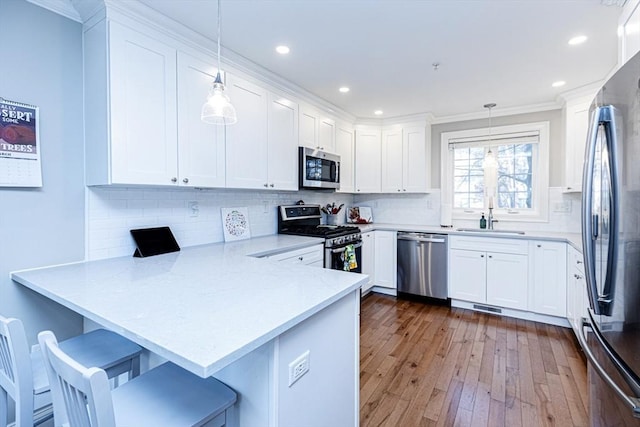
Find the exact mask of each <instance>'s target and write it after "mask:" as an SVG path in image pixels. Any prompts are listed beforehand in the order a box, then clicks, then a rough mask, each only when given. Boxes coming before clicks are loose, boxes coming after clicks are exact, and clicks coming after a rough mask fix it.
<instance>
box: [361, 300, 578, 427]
mask: <svg viewBox="0 0 640 427" xmlns="http://www.w3.org/2000/svg"><path fill="white" fill-rule="evenodd" d="M572 334H573V332H572V331H571V329H567V328H561V327H556V326H550V325H544V324H540V323H535V322H530V321H524V320H517V319H512V318H507V317H500V316H493V315H488V314H484V313H477V312H473V311H469V310H463V309H457V308H448V307H441V306H434V305H428V304H424V303H420V302H412V301H405V300H396V298H394V297H387V296H382V295H379V294H373V295H370V296H367V297H365V298H364V299H363V301H362V311H361V332H360V424H361V425H362V426H402V427H412V426H431V425H438V426H453V425H455V426H491V427H494V426H509V427H511V426H562V427H565V426H587V425H588V412H587V378H586V377H587V375H586V363H585V360H584V358H583V356H582V354H581V353H580V351H579V348H578V346H577V343H576V341H575V340H574V337H573V335H572Z"/></svg>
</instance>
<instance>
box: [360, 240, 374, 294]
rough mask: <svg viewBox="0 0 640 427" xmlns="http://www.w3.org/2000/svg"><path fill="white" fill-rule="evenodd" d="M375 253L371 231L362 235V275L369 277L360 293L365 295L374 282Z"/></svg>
mask: <svg viewBox="0 0 640 427" xmlns="http://www.w3.org/2000/svg"><path fill="white" fill-rule="evenodd" d="M375 252H376V240H375V234H374V232H373V231H369V232H367V233H362V274H367V275H369V281H368V282H367V283H366V284H365V285H362V293H363V294H364V293H367V292H369V290H370V289H371V288H372V287H373V283H374V280H375Z"/></svg>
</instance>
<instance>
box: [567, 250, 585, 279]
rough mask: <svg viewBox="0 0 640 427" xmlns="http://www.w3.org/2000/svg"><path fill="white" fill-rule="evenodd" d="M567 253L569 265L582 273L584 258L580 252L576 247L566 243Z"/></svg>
mask: <svg viewBox="0 0 640 427" xmlns="http://www.w3.org/2000/svg"><path fill="white" fill-rule="evenodd" d="M567 248H569V249H568V252H569V253H568V254H567V260H568V261H569V267H573V268H575V269H576V270H578V271H580V272H581V273H582V274H583V275H584V259H583V257H582V253H580V251H578V250H577V249H575V248H573V247H571V246H569V245H567Z"/></svg>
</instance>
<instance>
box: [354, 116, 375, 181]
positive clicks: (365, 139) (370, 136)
mask: <svg viewBox="0 0 640 427" xmlns="http://www.w3.org/2000/svg"><path fill="white" fill-rule="evenodd" d="M381 142H382V141H381V134H380V130H378V129H367V128H359V129H356V175H355V176H356V182H355V187H356V189H355V192H356V193H380V188H381V181H380V175H381V165H382V144H381Z"/></svg>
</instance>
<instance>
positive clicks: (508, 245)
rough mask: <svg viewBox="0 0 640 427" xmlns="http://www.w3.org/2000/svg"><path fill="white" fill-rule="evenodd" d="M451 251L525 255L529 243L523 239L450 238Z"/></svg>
mask: <svg viewBox="0 0 640 427" xmlns="http://www.w3.org/2000/svg"><path fill="white" fill-rule="evenodd" d="M449 247H450V248H451V249H464V250H471V251H483V252H499V253H507V254H520V255H527V254H528V253H529V243H528V241H527V240H524V239H503V238H500V237H476V236H450V237H449Z"/></svg>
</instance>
